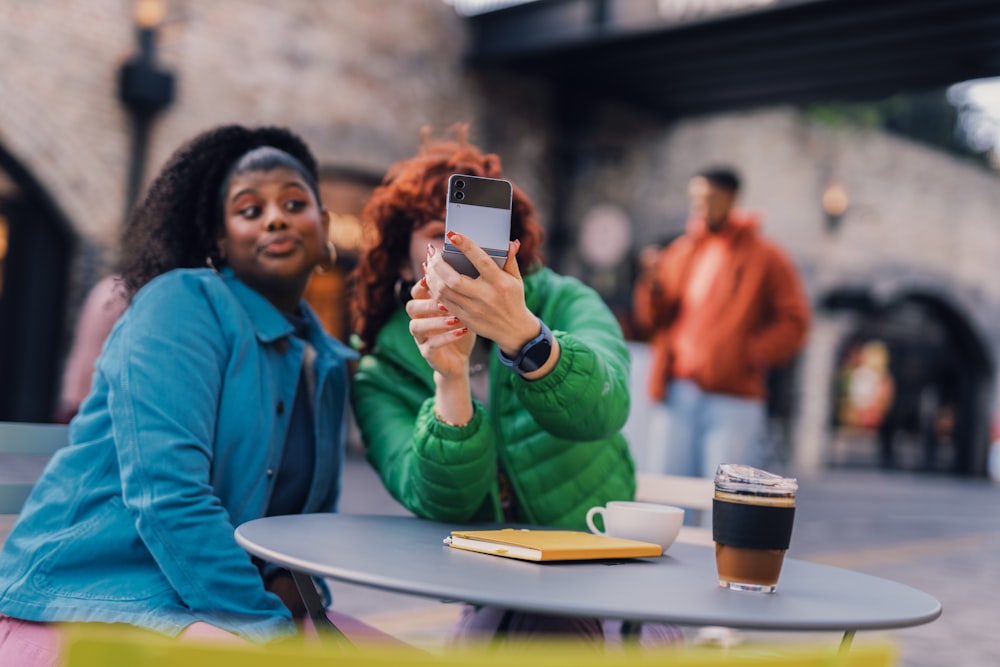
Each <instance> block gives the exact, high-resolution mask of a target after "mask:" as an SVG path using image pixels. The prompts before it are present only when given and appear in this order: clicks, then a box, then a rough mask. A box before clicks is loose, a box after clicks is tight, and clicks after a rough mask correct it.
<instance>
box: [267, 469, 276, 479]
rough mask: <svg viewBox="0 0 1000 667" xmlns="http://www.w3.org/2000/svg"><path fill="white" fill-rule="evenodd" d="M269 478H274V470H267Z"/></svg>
mask: <svg viewBox="0 0 1000 667" xmlns="http://www.w3.org/2000/svg"><path fill="white" fill-rule="evenodd" d="M267 476H268V477H269V478H270V477H274V468H268V469H267Z"/></svg>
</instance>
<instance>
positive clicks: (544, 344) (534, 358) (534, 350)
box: [521, 338, 552, 373]
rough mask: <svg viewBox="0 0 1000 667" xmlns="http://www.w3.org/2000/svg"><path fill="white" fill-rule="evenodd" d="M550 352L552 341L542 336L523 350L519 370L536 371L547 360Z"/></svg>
mask: <svg viewBox="0 0 1000 667" xmlns="http://www.w3.org/2000/svg"><path fill="white" fill-rule="evenodd" d="M550 354H552V342H551V341H549V340H546V339H544V338H543V339H542V340H540V341H538V342H537V343H535V344H534V345H532V346H531V347H530V348H528V350H527V352H525V354H524V359H522V360H521V370H522V371H523V372H525V373H531V372H532V371H537V370H538V369H539V368H541V367H542V366H544V365H545V362H546V361H548V360H549V355H550Z"/></svg>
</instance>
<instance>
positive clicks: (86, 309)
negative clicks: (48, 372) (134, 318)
mask: <svg viewBox="0 0 1000 667" xmlns="http://www.w3.org/2000/svg"><path fill="white" fill-rule="evenodd" d="M127 307H128V297H127V295H126V293H125V287H124V286H123V285H122V284H121V276H120V275H110V276H105V277H104V278H102V279H101V280H99V281H97V283H96V284H95V285H94V286H93V287H92V288H91V290H90V292H88V293H87V299H86V300H85V301H84V302H83V308H81V309H80V315H79V317H78V318H77V320H76V328H75V329H74V330H73V344H72V347H70V351H69V355H68V356H67V358H66V367H65V369H64V370H63V376H62V385H61V388H60V392H59V407H58V410H57V411H56V415H55V417H54V419H53V421H56V422H60V423H63V424H68V423H69V421H70V420H71V419H72V418H73V417H74V415H76V413H77V410H79V409H80V404H81V403H83V399H85V398H86V397H87V394H88V393H90V384H91V381H92V380H93V377H94V364H95V363H96V362H97V357H99V356H100V355H101V348H102V347H103V346H104V341H105V339H106V338H107V337H108V334H110V333H111V327H113V326H114V324H115V322H117V321H118V318H119V317H120V316H121V314H122V313H123V312H125V308H127Z"/></svg>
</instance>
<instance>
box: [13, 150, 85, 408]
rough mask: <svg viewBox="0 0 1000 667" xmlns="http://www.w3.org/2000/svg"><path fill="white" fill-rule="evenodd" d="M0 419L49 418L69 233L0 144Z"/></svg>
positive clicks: (56, 373) (62, 329)
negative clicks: (0, 246) (1, 245)
mask: <svg viewBox="0 0 1000 667" xmlns="http://www.w3.org/2000/svg"><path fill="white" fill-rule="evenodd" d="M0 174H2V179H0V180H2V182H3V183H4V187H3V192H0V223H2V225H3V227H4V230H5V237H6V244H5V245H6V250H5V253H4V256H3V258H2V260H0V263H2V270H3V282H2V288H0V420H9V421H49V420H50V419H51V418H52V416H53V413H54V409H55V400H56V396H57V393H58V388H59V366H60V363H61V357H62V355H61V351H62V350H63V348H64V346H65V340H64V338H65V335H64V332H65V329H66V328H65V326H64V319H65V304H66V295H67V292H68V289H67V286H68V283H69V267H70V263H71V261H70V260H71V257H72V255H73V250H74V245H75V237H74V235H73V233H72V231H71V230H70V226H69V225H68V224H67V222H66V220H65V218H64V217H63V216H62V215H61V214H60V212H59V211H58V210H57V208H56V207H55V205H54V204H53V202H52V200H51V198H50V197H49V196H48V195H47V194H46V192H45V191H44V190H43V189H42V188H41V187H40V186H39V185H38V183H37V181H36V180H35V179H34V178H33V177H32V175H31V174H30V173H29V171H28V170H27V169H26V168H24V167H23V165H21V164H20V163H19V162H17V161H16V160H15V159H14V158H13V157H12V156H11V155H10V154H9V153H8V152H7V151H6V150H4V148H3V146H0Z"/></svg>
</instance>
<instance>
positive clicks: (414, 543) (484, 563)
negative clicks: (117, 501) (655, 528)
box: [236, 514, 941, 644]
mask: <svg viewBox="0 0 1000 667" xmlns="http://www.w3.org/2000/svg"><path fill="white" fill-rule="evenodd" d="M475 527H477V526H470V525H456V524H442V523H435V522H432V521H425V520H423V519H417V518H413V517H399V516H369V515H344V514H303V515H297V516H280V517H268V518H264V519H257V520H255V521H250V522H247V523H245V524H243V525H241V526H239V527H238V528H237V529H236V540H237V542H239V544H240V545H242V546H243V548H244V549H246V550H247V551H249V552H250V553H252V554H254V555H256V556H260V557H261V558H263V559H265V560H268V561H271V562H273V563H277V564H279V565H282V566H284V567H287V568H289V569H291V570H297V571H299V572H303V573H308V574H311V575H314V576H320V577H331V578H333V579H338V580H341V581H347V582H350V583H353V584H362V585H367V586H372V587H375V588H381V589H385V590H389V591H395V592H399V593H409V594H412V595H422V596H427V597H432V598H438V599H442V600H457V601H462V602H468V603H472V604H480V605H489V606H494V607H502V608H508V609H516V610H522V611H532V612H541V613H550V614H560V615H568V616H594V617H599V618H614V619H622V620H626V621H638V622H642V621H660V622H667V623H676V624H680V625H722V626H727V627H732V628H745V629H756V630H803V631H841V632H844V633H845V642H846V643H847V644H849V643H850V638H851V637H852V636H853V633H854V632H855V631H857V630H876V629H887V628H901V627H907V626H912V625H919V624H921V623H928V622H930V621H933V620H934V619H935V618H937V617H938V616H939V615H940V614H941V603H940V602H938V601H937V600H936V599H935V598H933V597H931V596H930V595H927V594H926V593H923V592H921V591H918V590H916V589H914V588H911V587H910V586H905V585H903V584H900V583H897V582H894V581H889V580H887V579H882V578H879V577H873V576H870V575H866V574H862V573H860V572H853V571H851V570H845V569H842V568H837V567H831V566H828V565H819V564H817V563H809V562H806V561H801V560H796V559H794V558H786V559H785V564H784V567H783V569H782V572H781V579H780V580H779V582H778V590H777V592H775V593H771V594H767V593H748V592H743V591H733V590H728V589H724V588H721V587H720V586H719V584H718V578H717V576H716V571H715V553H714V550H713V549H712V548H711V547H704V546H696V545H690V544H679V543H675V544H674V545H673V546H671V547H670V549H669V550H668V551H667V553H666V554H665V555H664V556H662V557H660V558H644V559H634V560H620V561H613V562H610V561H579V562H549V563H536V562H528V561H520V560H514V559H510V558H501V557H498V556H491V555H486V554H480V553H473V552H468V551H462V550H459V549H452V548H450V547H447V546H445V545H444V544H443V542H442V540H443V539H444V538H445V537H446V536H447V535H448V534H449V533H450V531H452V530H457V529H468V528H475ZM478 527H479V528H482V526H478Z"/></svg>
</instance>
